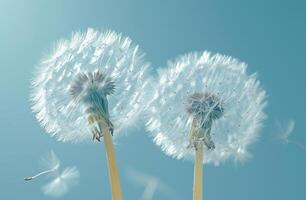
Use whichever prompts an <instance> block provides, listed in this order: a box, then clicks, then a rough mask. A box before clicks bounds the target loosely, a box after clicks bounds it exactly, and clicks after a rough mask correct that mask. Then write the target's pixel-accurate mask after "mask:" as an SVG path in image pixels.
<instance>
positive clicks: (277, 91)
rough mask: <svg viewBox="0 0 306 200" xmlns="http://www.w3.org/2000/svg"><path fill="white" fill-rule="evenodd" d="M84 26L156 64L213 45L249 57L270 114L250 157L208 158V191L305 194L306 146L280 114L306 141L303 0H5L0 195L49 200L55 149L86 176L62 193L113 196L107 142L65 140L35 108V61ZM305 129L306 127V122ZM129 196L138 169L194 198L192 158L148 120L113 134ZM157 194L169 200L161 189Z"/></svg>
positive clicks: (0, 17) (283, 197) (0, 25)
mask: <svg viewBox="0 0 306 200" xmlns="http://www.w3.org/2000/svg"><path fill="white" fill-rule="evenodd" d="M87 27H94V28H98V29H100V28H110V29H114V30H116V31H119V32H122V33H124V34H125V35H128V36H130V37H131V38H132V39H133V40H134V41H135V42H136V43H138V44H139V45H140V46H141V47H142V49H143V50H144V51H145V52H146V53H147V59H148V60H149V61H150V62H152V63H153V66H154V67H159V66H161V67H162V66H164V65H165V64H166V60H167V59H170V58H174V57H175V56H176V55H178V54H182V53H185V52H189V51H194V50H205V49H207V50H210V51H213V52H220V53H223V54H228V55H232V56H234V57H238V58H240V59H241V60H243V61H246V62H248V63H249V72H250V73H253V72H258V75H259V76H258V77H259V79H260V80H261V82H262V85H263V86H264V88H265V89H266V90H267V92H268V95H269V98H268V100H269V106H268V107H267V109H266V112H267V114H268V119H267V121H266V123H265V128H264V129H263V130H262V137H261V138H260V141H259V142H257V143H256V144H255V145H253V146H252V154H253V158H252V159H251V160H249V161H248V162H246V163H244V164H235V163H234V162H227V163H225V164H224V165H222V166H220V167H214V166H211V165H209V166H205V172H204V173H205V175H204V179H205V182H204V198H205V199H210V200H218V199H219V200H221V199H222V200H224V199H235V200H245V199H249V200H252V199H256V200H257V199H278V200H287V199H300V200H302V199H306V190H305V185H306V167H305V166H306V152H305V151H303V150H302V149H299V148H297V147H296V146H293V145H284V144H282V143H281V142H280V141H279V140H277V135H278V134H279V130H278V129H277V126H276V125H275V121H276V120H288V119H290V118H293V119H294V120H295V121H296V124H297V126H296V129H295V130H294V131H293V135H292V138H293V139H295V140H298V141H299V142H301V143H304V144H306V134H305V130H306V123H305V119H306V117H305V111H306V109H305V102H306V93H305V86H306V79H305V75H306V66H305V58H306V50H305V46H306V39H305V37H306V3H304V1H302V0H301V1H297V0H292V1H285V0H270V1H266V0H257V1H251V0H249V1H245V0H231V1H228V0H222V1H220V0H219V1H218V0H202V1H191V0H189V1H178V0H177V1H175V0H163V1H162V0H160V1H158V0H155V1H144V0H135V1H123V0H122V1H117V0H108V1H105V0H97V1H90V0H88V1H75V0H66V1H63V0H53V1H47V0H45V1H44V0H37V1H34V0H19V1H17V0H1V1H0V69H1V71H0V72H1V78H0V86H1V87H0V95H1V96H0V97H1V98H0V123H1V130H0V132H1V140H0V159H1V162H0V199H3V200H20V199H31V200H41V199H51V198H50V197H46V196H44V195H43V194H42V192H41V191H40V187H41V186H42V184H43V183H45V180H44V178H43V179H40V180H37V181H35V182H24V181H23V177H24V176H26V175H32V174H34V173H35V172H37V169H38V168H37V162H38V160H39V157H40V156H41V155H43V154H45V153H46V152H48V151H49V150H50V149H53V150H54V151H55V152H56V153H57V154H58V156H59V157H60V158H61V160H62V161H63V165H76V166H78V168H79V170H80V173H81V179H80V184H79V185H78V186H77V187H75V188H73V189H72V190H71V192H70V193H68V194H67V195H66V196H63V197H62V199H73V200H83V199H92V200H94V199H97V200H98V199H111V197H110V189H109V184H108V177H107V166H106V159H105V153H104V147H103V145H102V144H98V143H96V144H91V143H88V144H80V145H73V144H63V143H58V142H56V141H55V140H54V139H53V138H50V137H49V136H48V135H47V134H45V133H44V130H42V129H41V128H40V127H39V124H38V123H37V122H36V120H35V118H34V115H33V114H32V113H31V111H30V106H29V102H28V96H29V85H30V80H31V77H32V72H33V70H34V66H35V65H36V64H37V63H38V61H39V59H40V58H41V56H42V55H43V53H46V52H48V50H49V49H50V48H51V47H52V45H53V44H54V42H55V41H57V40H58V39H60V38H62V37H70V35H71V32H72V31H77V30H85V29H86V28H87ZM303 130H304V131H303ZM116 148H117V160H118V164H119V165H120V171H121V179H122V187H123V192H124V196H125V199H128V200H134V199H135V200H137V199H139V197H140V195H141V193H142V191H143V188H142V187H137V186H135V185H133V184H132V183H131V182H130V181H129V179H127V177H126V175H125V170H126V169H127V168H129V167H130V168H134V169H137V170H140V171H143V172H147V173H150V174H152V175H156V176H158V177H160V178H161V179H162V180H163V181H164V182H166V183H167V184H168V185H170V186H171V187H172V188H174V190H176V191H177V194H178V195H179V197H180V198H181V199H182V200H189V199H191V198H192V179H193V165H192V163H191V162H187V161H177V160H173V159H171V158H169V157H167V156H165V155H163V153H162V152H161V151H160V149H159V148H158V147H156V146H155V145H154V144H153V143H152V142H151V139H150V138H149V137H147V135H146V133H145V132H144V129H143V127H139V128H138V129H136V130H134V131H131V134H130V135H129V136H128V137H123V138H121V140H119V141H118V143H117V147H116ZM154 199H159V200H163V199H171V198H169V197H167V196H164V195H163V194H161V193H158V194H157V195H156V196H155V198H154Z"/></svg>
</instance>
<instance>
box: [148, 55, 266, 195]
mask: <svg viewBox="0 0 306 200" xmlns="http://www.w3.org/2000/svg"><path fill="white" fill-rule="evenodd" d="M168 65H169V66H168V68H166V69H162V70H160V73H159V75H160V76H159V81H157V82H158V83H157V84H156V94H155V98H154V100H153V101H152V103H151V105H150V107H149V108H148V121H147V129H148V130H149V131H150V132H151V135H152V136H153V138H154V141H155V143H156V144H157V145H159V146H160V147H161V148H162V150H163V151H164V152H165V153H166V154H167V155H170V156H172V157H174V158H177V159H182V158H183V159H188V160H194V161H195V172H194V173H195V174H194V194H193V195H194V199H197V200H198V199H202V187H203V186H202V184H203V183H202V176H203V169H202V168H203V165H202V164H204V163H213V164H215V165H219V164H220V163H222V162H224V161H225V160H228V159H233V160H235V161H238V160H245V159H247V158H248V157H249V156H250V154H249V153H248V149H249V145H250V144H252V143H253V142H254V141H255V140H256V138H257V137H258V131H259V129H260V127H261V126H262V121H263V119H264V118H265V114H264V112H263V108H264V107H265V105H266V102H265V97H266V94H265V91H264V90H263V89H262V88H261V87H260V85H259V81H257V80H256V74H253V75H247V74H246V68H247V66H246V64H245V63H242V62H239V61H238V60H236V59H233V58H231V57H227V56H223V55H219V54H216V55H211V54H210V53H209V52H203V53H190V54H187V55H184V56H181V57H178V58H177V59H176V60H175V61H174V62H169V64H168Z"/></svg>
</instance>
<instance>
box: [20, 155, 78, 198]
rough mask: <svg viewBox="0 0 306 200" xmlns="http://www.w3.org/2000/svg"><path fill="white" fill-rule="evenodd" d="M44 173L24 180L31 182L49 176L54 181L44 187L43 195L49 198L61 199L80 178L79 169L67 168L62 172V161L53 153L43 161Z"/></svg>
mask: <svg viewBox="0 0 306 200" xmlns="http://www.w3.org/2000/svg"><path fill="white" fill-rule="evenodd" d="M41 163H42V167H43V169H44V170H43V171H42V172H40V173H38V174H36V175H34V176H29V177H25V178H24V180H26V181H31V180H34V179H36V178H38V177H40V176H43V175H49V177H52V180H51V181H50V182H49V183H47V184H46V185H44V186H43V187H42V190H43V193H44V194H45V195H48V196H53V197H60V196H63V195H64V194H66V193H67V192H68V191H69V190H70V188H71V187H72V186H75V185H76V184H77V182H78V179H79V177H80V173H79V171H78V170H77V168H76V167H75V166H74V167H66V168H65V169H64V170H63V171H60V160H59V159H58V157H57V156H56V155H55V153H54V152H53V151H51V152H50V153H49V154H48V155H47V156H45V157H43V158H42V159H41Z"/></svg>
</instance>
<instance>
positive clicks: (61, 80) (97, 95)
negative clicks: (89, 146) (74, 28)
mask: <svg viewBox="0 0 306 200" xmlns="http://www.w3.org/2000/svg"><path fill="white" fill-rule="evenodd" d="M143 57H144V55H143V53H141V51H140V50H139V48H138V46H136V45H134V44H133V43H132V41H131V40H130V39H129V38H127V37H123V36H121V34H117V33H115V32H113V31H106V32H98V31H95V30H93V29H88V30H87V32H85V33H75V34H73V35H72V38H71V39H70V40H62V41H60V42H59V43H58V44H57V46H56V48H55V50H54V52H52V53H51V54H50V55H48V56H47V57H46V58H45V59H43V60H42V62H41V63H40V64H39V67H38V69H37V74H36V76H35V79H34V81H33V86H32V96H31V101H32V103H33V106H32V109H33V111H34V112H35V113H36V118H37V120H38V121H39V122H40V123H41V125H42V126H43V127H44V128H45V129H46V131H47V132H48V133H49V134H50V135H51V136H54V137H56V138H57V139H58V140H59V141H63V142H69V141H70V142H75V143H77V142H81V141H85V140H88V139H90V138H92V139H93V140H96V141H100V140H101V138H103V139H104V145H105V148H106V154H107V158H108V168H109V174H110V182H111V188H112V194H113V199H122V195H121V188H120V182H119V175H118V170H117V165H116V161H115V152H114V150H113V144H112V136H113V138H117V136H118V135H120V134H121V133H123V131H124V129H126V128H127V127H128V126H130V125H132V124H134V122H136V119H137V117H138V116H139V114H140V113H141V111H142V109H143V106H144V104H143V103H142V102H143V101H144V99H145V97H146V96H147V95H146V96H145V95H144V90H145V88H146V87H147V86H148V80H147V79H146V77H147V75H148V64H147V63H145V62H144V61H143Z"/></svg>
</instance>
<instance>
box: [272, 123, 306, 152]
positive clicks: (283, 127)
mask: <svg viewBox="0 0 306 200" xmlns="http://www.w3.org/2000/svg"><path fill="white" fill-rule="evenodd" d="M277 125H278V128H279V131H280V135H279V139H280V140H282V141H283V142H284V143H286V144H289V143H291V144H293V145H296V146H297V147H299V148H301V149H303V150H304V151H306V146H305V145H303V144H302V143H300V142H298V141H295V140H292V139H290V138H289V136H290V135H291V134H292V132H293V131H294V128H295V121H294V120H292V119H291V120H289V121H288V122H284V123H281V122H279V121H277Z"/></svg>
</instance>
